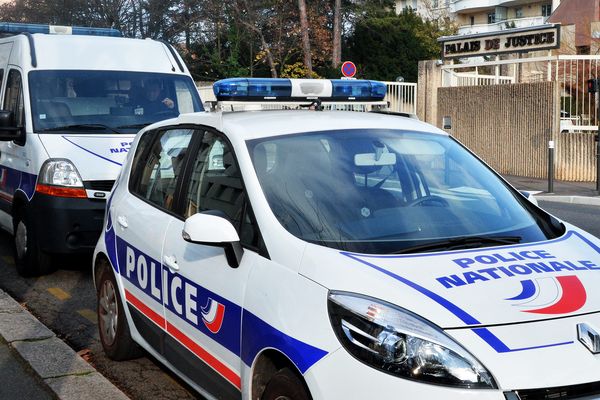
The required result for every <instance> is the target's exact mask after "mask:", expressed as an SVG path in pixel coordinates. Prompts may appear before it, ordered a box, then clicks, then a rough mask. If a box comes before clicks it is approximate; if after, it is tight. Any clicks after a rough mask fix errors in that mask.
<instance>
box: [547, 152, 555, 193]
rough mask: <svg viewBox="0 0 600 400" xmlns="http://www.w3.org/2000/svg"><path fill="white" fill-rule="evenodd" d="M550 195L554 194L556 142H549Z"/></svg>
mask: <svg viewBox="0 0 600 400" xmlns="http://www.w3.org/2000/svg"><path fill="white" fill-rule="evenodd" d="M548 193H554V140H550V141H549V142H548Z"/></svg>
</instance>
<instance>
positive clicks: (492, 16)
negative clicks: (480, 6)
mask: <svg viewBox="0 0 600 400" xmlns="http://www.w3.org/2000/svg"><path fill="white" fill-rule="evenodd" d="M495 22H496V13H495V12H493V13H489V14H488V24H493V23H495Z"/></svg>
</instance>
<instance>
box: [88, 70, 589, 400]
mask: <svg viewBox="0 0 600 400" xmlns="http://www.w3.org/2000/svg"><path fill="white" fill-rule="evenodd" d="M214 90H215V93H216V95H217V98H218V99H219V100H228V101H232V102H233V103H235V102H237V103H238V104H239V103H240V102H243V101H244V99H248V100H252V101H257V100H261V101H267V100H289V99H290V98H293V97H296V96H301V97H302V99H303V101H304V102H305V103H311V102H312V101H313V100H314V98H315V97H320V100H321V101H323V102H324V101H325V100H326V98H328V99H329V100H333V101H335V100H348V99H349V98H352V99H356V100H357V101H360V100H368V99H374V100H381V99H382V98H383V96H384V94H385V86H384V85H383V84H381V83H377V82H371V81H313V80H309V81H294V80H260V79H231V80H225V81H221V82H218V83H216V84H215V86H214ZM307 99H311V100H307ZM314 105H316V107H313V108H316V110H282V111H258V112H219V111H213V112H205V113H197V114H188V115H182V116H180V117H179V118H177V119H172V120H168V121H164V122H161V123H158V124H154V125H152V126H150V127H148V128H146V129H145V130H143V131H142V132H141V133H140V134H139V135H138V136H137V137H136V139H135V141H134V143H133V145H132V151H131V153H130V154H128V157H127V160H126V161H125V164H124V167H123V171H122V173H121V175H120V178H119V179H118V180H117V182H116V185H115V189H114V191H113V192H112V194H111V197H110V199H109V200H108V204H107V214H106V219H105V229H104V231H103V234H102V236H101V238H100V240H99V242H98V244H97V247H96V251H95V256H94V263H93V268H94V271H93V272H94V277H95V283H96V287H97V290H98V292H97V293H98V319H99V329H100V338H101V341H102V344H103V347H104V349H105V352H106V353H107V355H108V356H109V357H111V358H113V359H116V360H121V359H126V358H130V357H134V356H136V355H139V351H140V348H139V347H141V348H143V349H145V350H147V351H148V352H149V353H150V354H152V355H153V356H154V357H155V358H157V359H158V360H160V361H161V362H163V363H164V364H166V365H167V366H169V367H170V368H171V369H173V370H174V371H176V372H177V374H178V375H180V376H181V377H182V378H183V379H184V380H185V381H186V382H188V383H189V384H190V385H192V386H193V387H194V388H195V389H196V390H198V391H199V392H200V393H201V394H203V395H204V396H206V397H207V398H219V399H239V398H244V399H265V400H273V399H294V400H304V399H311V398H312V399H327V400H331V399H367V398H369V399H371V398H373V399H380V398H405V399H425V400H431V399H445V400H452V399H457V400H459V399H460V400H463V399H479V400H480V399H484V400H485V399H490V400H491V399H496V400H500V399H505V400H506V399H508V400H515V399H522V400H525V399H527V400H531V399H553V398H561V399H563V398H564V399H575V398H577V399H579V398H585V399H588V398H589V399H591V398H598V396H600V359H599V357H600V356H599V355H598V354H599V353H600V333H599V332H600V291H598V290H595V289H596V288H597V287H599V285H600V240H598V239H597V238H595V237H592V236H591V235H589V234H588V233H586V232H584V231H582V230H580V229H578V228H576V227H574V226H571V225H568V224H566V223H562V222H560V221H558V220H557V219H556V218H554V217H552V216H551V215H549V214H547V213H546V212H544V211H543V210H541V209H539V208H538V207H536V206H535V205H534V204H532V203H531V202H529V201H528V200H527V199H525V197H523V196H522V195H521V194H520V193H519V192H518V191H516V190H515V189H514V188H512V187H511V186H510V185H509V184H508V183H506V182H505V181H504V180H503V179H502V178H501V177H500V176H498V175H497V174H496V173H495V172H494V171H492V170H491V169H490V168H489V167H488V166H486V165H485V164H484V163H483V162H482V161H481V160H479V159H478V158H477V157H476V156H475V155H473V154H472V153H470V152H469V151H468V150H467V149H466V148H465V147H463V146H462V145H461V144H460V143H458V142H457V141H456V140H455V139H453V138H452V137H450V136H449V135H448V134H446V133H445V132H444V131H441V130H439V129H437V128H435V127H433V126H430V125H427V124H425V123H422V122H419V121H418V120H415V119H411V118H405V117H402V116H398V115H385V114H382V113H357V112H338V111H332V112H329V111H319V110H318V109H320V108H321V104H319V101H315V102H314ZM217 108H218V107H217ZM227 108H230V107H229V106H228V107H227ZM138 345H139V347H138Z"/></svg>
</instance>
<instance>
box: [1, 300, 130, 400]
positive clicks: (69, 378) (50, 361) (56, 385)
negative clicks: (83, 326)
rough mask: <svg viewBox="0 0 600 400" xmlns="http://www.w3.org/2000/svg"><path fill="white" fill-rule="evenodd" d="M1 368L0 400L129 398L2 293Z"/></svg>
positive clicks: (116, 399) (99, 399) (105, 399)
mask: <svg viewBox="0 0 600 400" xmlns="http://www.w3.org/2000/svg"><path fill="white" fill-rule="evenodd" d="M0 368H1V370H2V374H3V376H2V377H3V381H4V382H6V383H7V384H4V385H1V386H0V398H2V399H7V400H12V399H15V400H17V399H36V400H37V399H38V398H39V399H52V398H55V399H59V400H80V399H86V400H109V399H110V400H112V399H114V400H127V399H128V398H127V396H125V394H123V392H121V391H120V390H119V389H117V388H116V387H115V386H114V385H113V384H112V383H110V382H109V381H108V380H107V379H106V378H105V377H104V376H102V375H101V374H99V373H98V372H97V371H96V370H95V369H94V367H92V366H91V365H90V364H88V363H87V362H86V361H85V360H84V359H83V358H81V357H80V356H79V355H77V353H75V351H74V350H73V349H71V348H70V347H69V346H68V345H67V344H66V343H65V342H63V341H62V340H60V339H59V338H57V337H56V335H54V333H53V332H52V331H51V330H49V329H48V328H47V327H46V326H45V325H43V324H42V323H41V322H40V321H38V320H37V319H36V318H35V317H34V316H33V315H31V314H30V313H29V312H28V311H27V310H25V309H24V308H23V307H22V306H21V305H20V304H19V303H17V302H16V301H15V300H14V299H12V298H11V297H10V296H9V295H8V294H6V293H5V292H4V291H2V290H0ZM5 368H8V369H5ZM8 371H9V372H10V374H9V376H10V379H9V377H8V376H6V374H7V372H8ZM18 387H23V388H25V387H26V389H22V391H20V390H17V389H16V388H18Z"/></svg>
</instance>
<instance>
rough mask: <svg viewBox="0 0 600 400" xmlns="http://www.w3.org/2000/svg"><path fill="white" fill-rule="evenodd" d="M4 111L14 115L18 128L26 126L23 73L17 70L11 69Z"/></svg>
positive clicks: (5, 94)
mask: <svg viewBox="0 0 600 400" xmlns="http://www.w3.org/2000/svg"><path fill="white" fill-rule="evenodd" d="M3 109H4V110H6V111H12V112H13V113H14V115H15V122H16V126H18V127H21V126H23V125H24V120H25V114H24V110H23V82H22V80H21V73H20V72H19V71H17V70H16V69H11V70H10V72H9V73H8V79H7V82H6V92H5V93H4V107H3Z"/></svg>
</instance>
